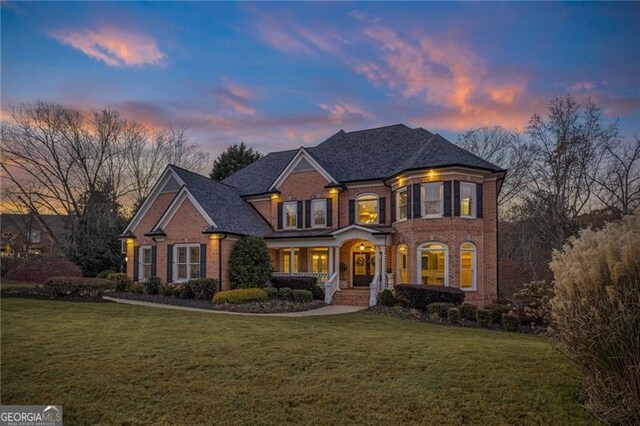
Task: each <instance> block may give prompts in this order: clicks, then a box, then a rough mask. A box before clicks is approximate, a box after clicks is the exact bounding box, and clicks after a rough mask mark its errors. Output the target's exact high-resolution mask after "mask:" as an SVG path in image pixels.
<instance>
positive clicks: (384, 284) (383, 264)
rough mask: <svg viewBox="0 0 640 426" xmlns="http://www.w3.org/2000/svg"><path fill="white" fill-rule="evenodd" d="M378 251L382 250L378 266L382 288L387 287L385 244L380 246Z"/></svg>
mask: <svg viewBox="0 0 640 426" xmlns="http://www.w3.org/2000/svg"><path fill="white" fill-rule="evenodd" d="M380 251H381V252H382V262H380V268H381V269H382V270H381V271H380V273H381V274H382V275H381V280H380V282H381V283H382V284H381V286H380V290H384V289H385V288H387V248H386V247H385V246H380Z"/></svg>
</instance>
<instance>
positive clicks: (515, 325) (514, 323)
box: [502, 314, 520, 331]
mask: <svg viewBox="0 0 640 426" xmlns="http://www.w3.org/2000/svg"><path fill="white" fill-rule="evenodd" d="M502 327H504V329H505V330H507V331H520V317H518V316H517V315H513V314H502Z"/></svg>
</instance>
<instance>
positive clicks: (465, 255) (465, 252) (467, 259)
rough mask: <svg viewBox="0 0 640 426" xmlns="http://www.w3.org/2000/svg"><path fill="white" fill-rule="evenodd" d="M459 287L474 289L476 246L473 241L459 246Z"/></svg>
mask: <svg viewBox="0 0 640 426" xmlns="http://www.w3.org/2000/svg"><path fill="white" fill-rule="evenodd" d="M460 288H461V289H462V290H467V291H469V290H475V289H476V246H475V245H474V244H473V243H463V244H462V245H461V246H460Z"/></svg>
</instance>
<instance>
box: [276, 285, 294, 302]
mask: <svg viewBox="0 0 640 426" xmlns="http://www.w3.org/2000/svg"><path fill="white" fill-rule="evenodd" d="M278 297H279V298H280V299H285V300H291V299H293V290H291V289H290V288H289V287H283V288H281V289H279V290H278Z"/></svg>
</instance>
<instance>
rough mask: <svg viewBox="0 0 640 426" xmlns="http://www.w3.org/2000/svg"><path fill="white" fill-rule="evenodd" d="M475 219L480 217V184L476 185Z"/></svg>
mask: <svg viewBox="0 0 640 426" xmlns="http://www.w3.org/2000/svg"><path fill="white" fill-rule="evenodd" d="M476 198H477V199H478V201H476V206H477V207H476V217H480V218H481V217H482V184H481V183H476Z"/></svg>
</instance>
